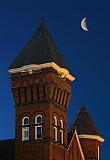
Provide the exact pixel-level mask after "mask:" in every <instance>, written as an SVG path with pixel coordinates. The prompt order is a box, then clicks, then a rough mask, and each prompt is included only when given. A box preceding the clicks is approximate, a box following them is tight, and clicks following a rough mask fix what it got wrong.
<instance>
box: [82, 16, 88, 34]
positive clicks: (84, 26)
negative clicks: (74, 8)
mask: <svg viewBox="0 0 110 160" xmlns="http://www.w3.org/2000/svg"><path fill="white" fill-rule="evenodd" d="M81 27H82V29H83V30H85V31H88V28H87V20H86V17H85V18H83V20H82V21H81Z"/></svg>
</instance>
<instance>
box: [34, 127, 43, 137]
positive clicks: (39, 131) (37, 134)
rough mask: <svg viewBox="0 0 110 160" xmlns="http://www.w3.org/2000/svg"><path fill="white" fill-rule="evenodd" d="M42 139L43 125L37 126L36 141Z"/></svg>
mask: <svg viewBox="0 0 110 160" xmlns="http://www.w3.org/2000/svg"><path fill="white" fill-rule="evenodd" d="M41 138H42V125H40V126H35V139H41Z"/></svg>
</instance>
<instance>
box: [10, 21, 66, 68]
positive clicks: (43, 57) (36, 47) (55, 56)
mask: <svg viewBox="0 0 110 160" xmlns="http://www.w3.org/2000/svg"><path fill="white" fill-rule="evenodd" d="M49 62H55V63H56V64H57V65H58V66H60V67H62V68H65V69H68V68H67V66H66V64H65V61H64V58H63V56H62V54H61V52H60V51H59V49H58V48H57V46H56V44H55V43H54V41H53V39H52V37H51V35H50V34H49V32H48V30H47V28H46V27H45V25H44V22H43V21H42V23H41V24H40V26H39V28H38V29H37V31H36V32H35V33H34V34H33V36H32V37H31V39H30V40H29V42H28V43H27V44H26V46H25V47H24V48H23V49H22V51H21V53H20V54H19V55H18V56H17V57H16V59H15V60H14V62H13V63H12V64H11V66H10V67H9V69H15V68H20V67H22V66H26V65H29V64H44V63H49Z"/></svg>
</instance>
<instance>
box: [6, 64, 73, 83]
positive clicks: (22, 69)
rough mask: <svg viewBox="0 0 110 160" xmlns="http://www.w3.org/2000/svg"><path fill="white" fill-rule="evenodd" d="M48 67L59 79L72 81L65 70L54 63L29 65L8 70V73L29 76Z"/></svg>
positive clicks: (71, 77)
mask: <svg viewBox="0 0 110 160" xmlns="http://www.w3.org/2000/svg"><path fill="white" fill-rule="evenodd" d="M48 67H52V68H54V69H55V70H56V71H57V72H58V73H59V74H60V76H61V78H67V79H69V80H70V81H73V80H74V79H75V78H74V77H73V76H72V75H71V74H70V73H69V71H68V70H67V69H65V68H61V67H59V66H58V65H57V64H55V63H54V62H50V63H45V64H30V65H26V66H23V67H20V68H15V69H9V70H8V71H9V72H10V73H19V72H21V73H23V72H29V74H32V73H33V71H34V70H40V69H42V68H48Z"/></svg>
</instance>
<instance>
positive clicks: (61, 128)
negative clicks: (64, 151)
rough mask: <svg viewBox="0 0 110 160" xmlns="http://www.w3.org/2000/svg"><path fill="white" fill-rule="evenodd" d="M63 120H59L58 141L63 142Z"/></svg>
mask: <svg viewBox="0 0 110 160" xmlns="http://www.w3.org/2000/svg"><path fill="white" fill-rule="evenodd" d="M63 136H64V135H63V121H62V120H60V142H61V143H62V144H63V141H64V137H63Z"/></svg>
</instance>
